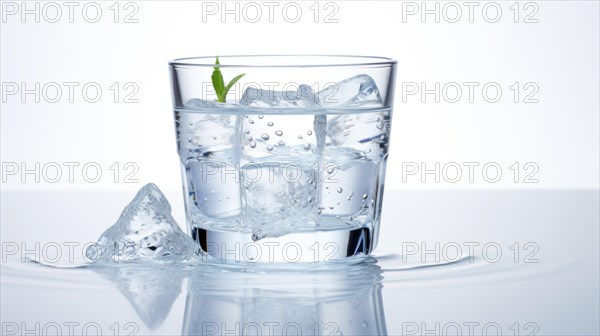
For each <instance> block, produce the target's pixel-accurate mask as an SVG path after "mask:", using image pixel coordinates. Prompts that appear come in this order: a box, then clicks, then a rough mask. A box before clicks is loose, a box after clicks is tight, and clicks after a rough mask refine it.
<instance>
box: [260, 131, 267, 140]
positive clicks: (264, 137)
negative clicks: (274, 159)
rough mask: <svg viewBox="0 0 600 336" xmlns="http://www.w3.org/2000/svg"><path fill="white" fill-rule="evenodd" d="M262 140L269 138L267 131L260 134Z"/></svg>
mask: <svg viewBox="0 0 600 336" xmlns="http://www.w3.org/2000/svg"><path fill="white" fill-rule="evenodd" d="M260 137H261V138H262V139H263V140H269V135H268V134H267V133H264V134H263V135H261V136H260Z"/></svg>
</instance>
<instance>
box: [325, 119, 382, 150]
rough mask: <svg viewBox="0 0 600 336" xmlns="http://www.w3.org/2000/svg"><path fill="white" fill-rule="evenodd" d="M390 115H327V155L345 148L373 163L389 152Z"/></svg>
mask: <svg viewBox="0 0 600 336" xmlns="http://www.w3.org/2000/svg"><path fill="white" fill-rule="evenodd" d="M390 122H391V112H390V111H375V112H368V113H346V114H337V115H330V116H329V117H328V119H327V140H326V143H327V144H326V150H325V152H326V154H325V155H328V156H333V155H335V154H332V153H329V152H330V151H331V150H338V149H340V148H346V149H347V151H348V152H355V153H357V154H358V155H359V156H360V157H364V158H367V159H370V160H373V161H375V162H378V161H379V160H381V158H382V157H383V156H384V155H386V154H387V152H388V143H389V136H390V128H391V123H390Z"/></svg>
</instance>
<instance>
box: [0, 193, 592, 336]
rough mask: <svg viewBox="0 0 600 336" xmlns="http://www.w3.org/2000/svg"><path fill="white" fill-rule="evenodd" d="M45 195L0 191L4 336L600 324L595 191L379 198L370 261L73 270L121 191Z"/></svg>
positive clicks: (486, 330)
mask: <svg viewBox="0 0 600 336" xmlns="http://www.w3.org/2000/svg"><path fill="white" fill-rule="evenodd" d="M48 196H49V193H38V194H31V193H3V194H2V226H1V229H2V266H1V267H2V268H1V286H2V287H1V289H2V295H1V296H2V300H1V307H0V308H1V320H2V334H6V335H11V334H18V335H20V334H23V333H24V332H26V331H30V332H34V331H37V334H56V331H60V333H61V334H63V335H68V334H69V332H70V333H71V334H88V335H94V334H98V331H100V332H101V334H103V335H115V334H118V335H129V334H136V335H166V334H170V335H172V334H182V333H183V334H205V335H225V334H227V333H231V334H246V335H256V334H262V335H269V334H277V335H279V334H287V335H296V334H306V335H315V334H317V335H336V334H337V335H369V334H372V335H381V334H392V335H425V334H427V333H430V334H431V333H433V334H442V335H456V334H458V335H481V334H484V335H485V334H487V335H496V334H502V335H596V334H598V333H599V332H600V330H599V320H598V316H599V315H600V310H599V301H598V300H599V295H600V291H599V288H598V286H599V285H598V284H599V281H600V280H599V266H598V265H599V257H598V255H599V252H598V246H599V238H598V237H599V231H598V226H599V224H598V223H599V215H598V211H599V210H598V204H599V201H600V200H599V196H598V191H496V192H492V191H468V192H467V191H415V192H408V191H405V192H398V191H389V192H386V199H385V203H384V211H383V223H382V232H381V236H380V241H379V246H378V247H377V249H376V250H375V253H374V257H372V258H368V259H367V260H365V261H364V262H362V263H360V264H356V265H342V264H335V265H329V266H327V267H319V268H314V267H313V268H310V269H303V268H298V267H297V268H292V269H285V268H281V267H279V268H277V267H275V268H269V267H266V268H265V267H256V265H254V266H244V265H237V266H236V267H223V266H220V265H209V264H202V265H185V266H181V265H178V266H173V265H171V266H169V265H161V266H155V267H149V266H147V265H146V266H143V265H140V264H136V263H128V262H122V263H116V264H115V265H113V266H110V267H106V266H104V267H101V266H99V265H94V264H92V265H87V266H85V267H82V266H80V265H82V264H83V263H84V262H85V260H84V258H82V253H81V251H82V250H83V245H84V244H85V243H86V242H93V241H94V240H95V238H96V237H97V235H98V233H99V232H101V231H102V230H103V229H105V228H106V227H107V226H108V225H111V224H112V223H113V222H114V220H115V218H116V217H117V216H118V214H119V213H120V211H121V210H122V207H123V206H124V205H125V204H127V201H128V199H130V198H131V193H120V194H114V193H108V192H106V193H96V194H94V195H89V196H90V197H88V198H82V197H81V195H80V194H77V193H55V194H52V197H48ZM177 196H179V195H177V194H176V193H174V194H173V195H170V194H167V197H168V198H169V199H170V200H173V202H174V203H176V202H175V201H176V200H177V199H178V198H177ZM32 201H35V202H38V204H40V206H41V207H43V208H44V209H46V211H39V212H31V211H29V212H26V211H25V212H24V211H22V209H26V207H27V205H28V204H31V203H30V202H32ZM178 206H180V204H173V208H174V210H173V211H174V213H181V212H180V211H179V210H178ZM101 207H102V208H103V209H105V210H102V211H99V210H98V209H99V208H101ZM66 209H71V211H70V212H66V211H64V210H66ZM73 209H75V210H73ZM90 214H94V216H90ZM177 219H178V220H179V218H177ZM36 243H37V245H36ZM77 243H79V245H78V244H77ZM69 246H71V247H72V248H71V250H69V248H68V247H69ZM56 251H59V252H60V253H61V254H60V256H57V253H56ZM28 259H36V260H39V261H40V262H41V263H43V264H46V265H52V266H45V265H41V264H39V263H34V262H30V261H29V262H28V261H27V260H28ZM23 261H25V262H23ZM123 261H125V260H123ZM59 267H60V268H59Z"/></svg>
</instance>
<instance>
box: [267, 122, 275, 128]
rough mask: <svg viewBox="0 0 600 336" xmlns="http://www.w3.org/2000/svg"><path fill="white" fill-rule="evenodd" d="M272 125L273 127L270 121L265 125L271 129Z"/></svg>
mask: <svg viewBox="0 0 600 336" xmlns="http://www.w3.org/2000/svg"><path fill="white" fill-rule="evenodd" d="M273 125H275V124H274V123H273V122H272V121H269V122H268V123H267V126H269V127H273Z"/></svg>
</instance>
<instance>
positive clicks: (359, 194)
mask: <svg viewBox="0 0 600 336" xmlns="http://www.w3.org/2000/svg"><path fill="white" fill-rule="evenodd" d="M342 156H343V155H337V156H336V161H329V160H330V159H325V160H326V162H325V163H324V167H325V168H327V169H326V173H325V174H323V179H322V183H321V199H320V200H319V201H320V205H319V208H320V210H321V214H322V215H324V216H356V215H358V214H359V213H361V212H362V211H364V209H366V208H367V207H368V206H369V205H370V202H371V199H372V197H373V196H372V195H374V192H375V180H376V176H377V165H376V164H375V163H373V162H372V161H370V160H364V159H356V158H355V159H351V160H348V161H345V162H344V161H343V158H342ZM328 161H329V162H328Z"/></svg>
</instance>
